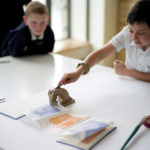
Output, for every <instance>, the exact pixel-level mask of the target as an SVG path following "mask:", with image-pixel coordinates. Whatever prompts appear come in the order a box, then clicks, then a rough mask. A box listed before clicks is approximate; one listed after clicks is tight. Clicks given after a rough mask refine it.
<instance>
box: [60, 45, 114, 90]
mask: <svg viewBox="0 0 150 150" xmlns="http://www.w3.org/2000/svg"><path fill="white" fill-rule="evenodd" d="M115 51H116V49H115V47H114V46H113V45H112V44H110V43H108V44H106V45H104V46H103V47H102V48H100V49H98V50H96V51H93V52H92V53H90V54H89V55H88V56H87V57H86V58H85V59H84V61H83V62H84V63H87V64H88V65H89V67H90V68H91V67H93V66H94V65H95V64H97V63H98V62H99V61H101V60H103V59H104V58H106V57H107V56H109V55H110V54H112V53H113V52H115ZM84 72H85V68H84V66H83V65H80V66H79V67H78V68H77V70H76V71H74V72H71V73H66V74H64V76H63V77H62V78H61V80H60V81H59V83H58V87H60V86H61V85H62V84H69V83H72V82H75V81H77V80H78V79H79V77H80V76H81V74H83V73H84Z"/></svg>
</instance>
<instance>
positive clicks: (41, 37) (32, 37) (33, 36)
mask: <svg viewBox="0 0 150 150" xmlns="http://www.w3.org/2000/svg"><path fill="white" fill-rule="evenodd" d="M30 32H31V31H30ZM42 39H44V33H42V34H41V35H40V36H38V37H37V36H35V35H34V34H33V33H32V32H31V40H32V41H34V40H42Z"/></svg>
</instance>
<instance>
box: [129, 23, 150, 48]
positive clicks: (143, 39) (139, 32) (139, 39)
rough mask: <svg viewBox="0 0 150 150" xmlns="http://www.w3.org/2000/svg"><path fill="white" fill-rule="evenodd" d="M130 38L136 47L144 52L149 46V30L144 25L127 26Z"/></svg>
mask: <svg viewBox="0 0 150 150" xmlns="http://www.w3.org/2000/svg"><path fill="white" fill-rule="evenodd" d="M128 27H129V34H130V38H131V40H132V41H134V43H135V44H136V46H137V47H139V48H141V49H143V50H146V49H147V48H148V47H149V46H150V28H149V27H148V25H147V24H146V23H141V24H137V23H134V24H133V25H131V24H129V25H128Z"/></svg>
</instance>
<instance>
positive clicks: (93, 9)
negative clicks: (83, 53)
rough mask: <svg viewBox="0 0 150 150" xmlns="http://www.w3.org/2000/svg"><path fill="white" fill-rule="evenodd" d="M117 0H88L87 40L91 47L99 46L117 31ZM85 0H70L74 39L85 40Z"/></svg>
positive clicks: (96, 47)
mask: <svg viewBox="0 0 150 150" xmlns="http://www.w3.org/2000/svg"><path fill="white" fill-rule="evenodd" d="M117 1H118V0H90V9H89V10H90V14H89V17H90V18H89V19H90V24H89V41H90V42H91V43H92V45H93V49H98V48H100V47H101V46H102V45H103V44H104V43H105V42H107V41H108V40H110V39H111V37H112V36H114V35H115V34H116V32H117ZM86 3H87V0H72V1H71V4H72V5H71V35H72V38H74V39H79V40H82V41H86Z"/></svg>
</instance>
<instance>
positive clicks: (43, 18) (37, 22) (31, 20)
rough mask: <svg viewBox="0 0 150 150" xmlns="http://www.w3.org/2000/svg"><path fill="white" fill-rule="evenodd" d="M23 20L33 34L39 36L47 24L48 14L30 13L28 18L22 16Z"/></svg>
mask: <svg viewBox="0 0 150 150" xmlns="http://www.w3.org/2000/svg"><path fill="white" fill-rule="evenodd" d="M24 22H25V24H26V25H27V26H28V27H29V29H30V30H31V32H32V33H33V34H34V35H36V36H40V35H41V34H42V33H43V32H44V31H45V29H46V27H47V25H48V22H49V16H47V15H45V14H44V15H40V14H31V15H30V16H29V17H28V18H26V17H25V16H24Z"/></svg>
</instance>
